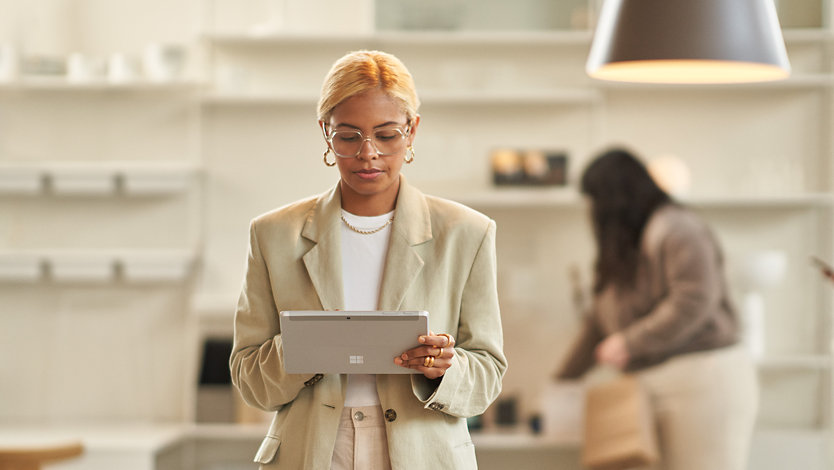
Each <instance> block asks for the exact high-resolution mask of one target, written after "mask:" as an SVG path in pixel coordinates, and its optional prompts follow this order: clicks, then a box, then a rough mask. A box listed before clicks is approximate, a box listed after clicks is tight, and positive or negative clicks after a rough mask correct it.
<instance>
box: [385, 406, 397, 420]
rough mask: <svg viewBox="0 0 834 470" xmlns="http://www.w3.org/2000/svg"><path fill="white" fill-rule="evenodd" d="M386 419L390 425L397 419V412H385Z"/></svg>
mask: <svg viewBox="0 0 834 470" xmlns="http://www.w3.org/2000/svg"><path fill="white" fill-rule="evenodd" d="M385 419H386V420H388V422H389V423H391V422H393V421H394V420H395V419H397V412H396V411H394V410H393V409H390V408H389V409H387V410H385Z"/></svg>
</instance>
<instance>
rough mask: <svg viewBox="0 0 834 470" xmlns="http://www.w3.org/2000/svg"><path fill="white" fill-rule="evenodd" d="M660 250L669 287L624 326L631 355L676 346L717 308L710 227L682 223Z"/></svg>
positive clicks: (716, 262) (717, 280)
mask: <svg viewBox="0 0 834 470" xmlns="http://www.w3.org/2000/svg"><path fill="white" fill-rule="evenodd" d="M659 250H660V252H659V255H660V256H661V257H662V258H661V265H662V266H663V272H664V276H665V277H666V285H667V288H668V292H667V295H666V296H665V297H664V298H663V299H662V300H661V301H660V302H658V303H657V304H656V305H655V306H654V307H653V308H652V310H651V311H650V312H649V313H648V314H647V315H645V316H643V317H641V318H640V319H638V320H637V321H635V322H633V323H631V324H630V325H629V326H628V327H626V328H625V330H624V331H623V334H624V335H625V339H626V344H627V347H628V350H629V353H630V355H631V356H632V358H633V359H639V358H641V357H647V356H654V355H659V354H660V355H662V354H666V353H668V352H669V351H673V350H674V349H676V347H678V346H680V345H681V344H684V343H686V341H688V340H689V339H691V338H692V337H693V335H695V334H697V332H698V331H699V330H700V329H701V327H702V326H703V324H704V323H705V322H706V321H708V320H709V318H710V315H713V314H714V313H715V312H717V311H719V307H718V305H719V303H720V296H721V286H720V280H721V266H720V263H719V260H718V256H717V253H716V249H715V246H714V242H713V239H712V237H711V236H710V234H709V233H708V231H707V230H706V229H699V228H698V227H695V226H693V224H687V223H683V224H681V225H680V226H677V227H676V228H674V229H672V230H671V231H670V233H669V234H667V236H666V237H664V238H663V239H662V241H661V243H660V247H659Z"/></svg>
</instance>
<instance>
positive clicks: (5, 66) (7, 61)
mask: <svg viewBox="0 0 834 470" xmlns="http://www.w3.org/2000/svg"><path fill="white" fill-rule="evenodd" d="M19 69H20V57H18V54H17V49H16V48H15V47H14V45H13V44H8V43H7V44H0V83H3V82H13V81H15V80H17V77H18V74H19V72H20V70H19Z"/></svg>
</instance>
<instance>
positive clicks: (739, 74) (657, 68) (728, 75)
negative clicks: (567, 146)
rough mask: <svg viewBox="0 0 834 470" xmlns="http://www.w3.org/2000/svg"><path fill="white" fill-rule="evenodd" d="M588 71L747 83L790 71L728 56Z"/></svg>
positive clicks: (612, 76) (601, 75) (605, 76)
mask: <svg viewBox="0 0 834 470" xmlns="http://www.w3.org/2000/svg"><path fill="white" fill-rule="evenodd" d="M588 75H590V76H591V77H593V78H598V79H600V80H609V81H626V82H642V83H690V84H698V83H743V82H768V81H775V80H784V79H786V78H788V76H789V75H790V72H788V71H787V70H785V69H783V68H781V67H778V66H776V65H770V64H760V63H754V62H734V61H726V60H634V61H628V62H614V63H610V64H605V65H603V66H602V67H600V68H598V69H596V70H588Z"/></svg>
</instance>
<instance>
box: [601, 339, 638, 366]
mask: <svg viewBox="0 0 834 470" xmlns="http://www.w3.org/2000/svg"><path fill="white" fill-rule="evenodd" d="M595 354H596V357H597V362H598V363H600V364H607V365H610V366H614V367H616V368H617V369H620V370H622V369H624V368H625V366H626V364H628V360H629V359H630V358H631V356H630V355H629V353H628V346H627V345H626V340H625V336H623V334H622V333H614V334H613V335H611V336H609V337H607V338H605V339H604V340H603V341H602V342H601V343H599V345H597V348H596V351H595Z"/></svg>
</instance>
